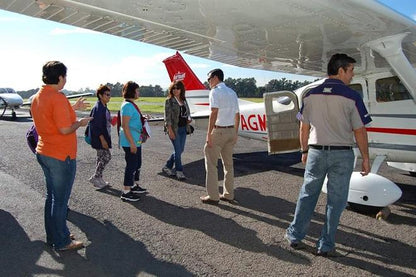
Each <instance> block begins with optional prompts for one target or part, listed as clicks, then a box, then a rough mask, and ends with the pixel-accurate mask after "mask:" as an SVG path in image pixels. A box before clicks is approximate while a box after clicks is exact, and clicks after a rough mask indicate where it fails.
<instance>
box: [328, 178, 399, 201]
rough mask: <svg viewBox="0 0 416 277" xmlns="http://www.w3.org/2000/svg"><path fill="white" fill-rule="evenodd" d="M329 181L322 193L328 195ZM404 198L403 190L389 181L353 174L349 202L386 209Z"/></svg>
mask: <svg viewBox="0 0 416 277" xmlns="http://www.w3.org/2000/svg"><path fill="white" fill-rule="evenodd" d="M326 183H327V179H325V182H324V186H323V187H322V191H323V192H325V193H327V187H326ZM401 196H402V190H401V189H400V188H399V187H398V186H397V185H396V184H395V183H393V182H392V181H390V180H389V179H387V178H385V177H383V176H380V175H377V174H374V173H369V174H368V175H367V176H362V175H361V174H360V173H359V172H353V173H352V175H351V180H350V189H349V193H348V202H351V203H356V204H360V205H367V206H374V207H386V206H388V205H390V204H392V203H394V202H396V201H397V200H399V199H400V197H401Z"/></svg>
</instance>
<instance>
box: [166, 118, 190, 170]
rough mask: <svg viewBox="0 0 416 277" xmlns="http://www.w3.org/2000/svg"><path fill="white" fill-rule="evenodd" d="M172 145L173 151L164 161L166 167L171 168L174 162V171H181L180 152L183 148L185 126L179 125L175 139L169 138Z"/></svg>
mask: <svg viewBox="0 0 416 277" xmlns="http://www.w3.org/2000/svg"><path fill="white" fill-rule="evenodd" d="M170 141H171V142H172V145H173V153H172V155H170V157H169V159H168V161H167V162H166V165H165V166H166V167H167V168H170V169H172V168H173V164H175V168H176V171H183V166H182V158H181V156H182V153H183V151H184V150H185V142H186V126H183V127H179V128H178V133H177V134H176V137H175V139H173V140H172V139H171V140H170Z"/></svg>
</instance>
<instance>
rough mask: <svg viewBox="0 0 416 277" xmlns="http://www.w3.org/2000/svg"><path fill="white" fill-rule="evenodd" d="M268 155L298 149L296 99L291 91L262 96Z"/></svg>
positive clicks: (297, 108)
mask: <svg viewBox="0 0 416 277" xmlns="http://www.w3.org/2000/svg"><path fill="white" fill-rule="evenodd" d="M263 99H264V105H265V111H266V124H267V133H268V151H269V155H270V154H278V153H288V152H294V151H297V150H299V149H300V142H299V122H298V120H297V118H296V115H297V113H298V111H299V102H298V97H297V96H296V94H294V93H293V92H291V91H279V92H269V93H264V94H263Z"/></svg>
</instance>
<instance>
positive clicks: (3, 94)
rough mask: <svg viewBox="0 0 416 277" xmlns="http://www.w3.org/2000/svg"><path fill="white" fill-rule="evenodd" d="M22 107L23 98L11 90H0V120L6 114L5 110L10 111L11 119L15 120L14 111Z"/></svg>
mask: <svg viewBox="0 0 416 277" xmlns="http://www.w3.org/2000/svg"><path fill="white" fill-rule="evenodd" d="M22 105H23V98H22V97H21V96H20V95H19V94H17V93H16V91H14V89H12V88H0V118H2V117H3V115H4V114H5V112H6V109H11V110H12V118H13V119H15V118H16V112H15V110H17V109H19V108H20V107H21V106H22Z"/></svg>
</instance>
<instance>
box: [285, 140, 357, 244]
mask: <svg viewBox="0 0 416 277" xmlns="http://www.w3.org/2000/svg"><path fill="white" fill-rule="evenodd" d="M353 166H354V152H353V151H352V150H332V151H328V150H317V149H311V148H309V153H308V159H307V162H306V167H305V175H304V181H303V186H302V188H301V190H300V193H299V198H298V202H297V204H296V210H295V217H294V219H293V221H292V223H291V224H290V225H289V228H288V229H287V235H288V237H289V239H290V240H291V241H292V242H294V241H297V242H299V241H301V240H302V239H303V238H304V237H305V235H306V232H307V230H308V227H309V223H310V221H311V218H312V215H313V212H314V210H315V206H316V203H317V201H318V197H319V195H320V193H321V189H322V185H323V182H324V180H325V176H328V182H327V189H328V195H327V204H326V219H325V224H324V226H323V228H322V232H321V236H320V238H319V240H318V242H317V244H316V247H317V249H318V250H320V251H323V252H327V251H330V250H332V249H334V248H335V233H336V231H337V228H338V223H339V219H340V217H341V214H342V212H343V210H344V209H345V207H346V204H347V200H348V191H349V187H350V179H351V174H352V171H353Z"/></svg>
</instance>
